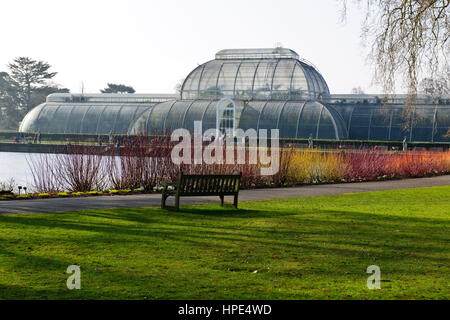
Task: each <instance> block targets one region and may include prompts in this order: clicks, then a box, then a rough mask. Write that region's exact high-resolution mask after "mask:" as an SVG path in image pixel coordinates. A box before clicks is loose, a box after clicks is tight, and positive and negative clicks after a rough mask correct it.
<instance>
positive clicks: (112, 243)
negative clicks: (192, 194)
mask: <svg viewBox="0 0 450 320" xmlns="http://www.w3.org/2000/svg"><path fill="white" fill-rule="evenodd" d="M449 215H450V186H447V187H435V188H423V189H409V190H399V191H386V192H371V193H361V194H348V195H339V196H327V197H311V198H302V199H289V200H276V201H259V202H247V203H244V202H243V203H240V210H237V211H236V210H233V209H231V208H220V207H219V206H215V205H205V206H196V207H184V208H183V209H182V212H167V211H162V210H160V209H159V208H145V209H116V210H91V211H79V212H69V213H63V214H27V215H25V214H24V215H2V216H0V298H3V299H21V298H25V299H37V298H39V299H55V298H56V299H57V298H63V299H80V298H82V299H128V298H129V299H448V298H450V294H449V285H450V252H449V249H450V248H449V243H450V242H449V240H450V239H449V238H450V233H449ZM72 264H76V265H79V266H80V267H81V286H82V288H81V290H72V291H70V290H68V289H67V288H66V279H67V277H68V276H69V275H68V274H66V268H67V267H68V266H69V265H72ZM373 264H374V265H378V266H379V267H380V268H381V279H382V282H381V290H368V289H367V287H366V279H367V277H368V276H369V275H368V274H366V268H367V267H368V266H369V265H373Z"/></svg>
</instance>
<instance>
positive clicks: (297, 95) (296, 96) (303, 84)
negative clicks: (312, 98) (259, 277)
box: [290, 63, 308, 100]
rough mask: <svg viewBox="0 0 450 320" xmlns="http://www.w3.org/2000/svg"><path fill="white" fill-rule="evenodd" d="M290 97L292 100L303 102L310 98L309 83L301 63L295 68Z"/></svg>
mask: <svg viewBox="0 0 450 320" xmlns="http://www.w3.org/2000/svg"><path fill="white" fill-rule="evenodd" d="M290 97H291V100H301V99H305V98H307V97H308V82H307V80H306V77H305V73H304V72H303V70H302V68H301V67H300V65H299V63H297V64H296V66H295V70H294V76H293V78H292V89H291V95H290Z"/></svg>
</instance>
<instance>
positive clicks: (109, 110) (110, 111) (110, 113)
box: [97, 105, 121, 134]
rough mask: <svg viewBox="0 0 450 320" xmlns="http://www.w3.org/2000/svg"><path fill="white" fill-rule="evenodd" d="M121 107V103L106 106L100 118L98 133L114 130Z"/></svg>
mask: <svg viewBox="0 0 450 320" xmlns="http://www.w3.org/2000/svg"><path fill="white" fill-rule="evenodd" d="M120 108H121V106H120V105H109V106H107V107H106V108H105V110H104V111H103V113H102V114H101V116H100V119H99V125H98V132H97V133H99V134H108V133H110V132H111V131H113V130H114V123H115V120H116V116H117V114H118V112H119V110H120ZM113 133H114V131H113Z"/></svg>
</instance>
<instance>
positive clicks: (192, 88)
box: [181, 65, 204, 99]
mask: <svg viewBox="0 0 450 320" xmlns="http://www.w3.org/2000/svg"><path fill="white" fill-rule="evenodd" d="M203 67H204V65H202V66H199V67H197V69H195V70H194V71H193V72H192V73H191V74H190V75H189V76H188V78H187V79H186V80H185V82H184V83H183V88H182V92H181V98H182V99H196V98H197V96H198V88H199V86H198V85H199V81H200V75H201V73H202V70H203Z"/></svg>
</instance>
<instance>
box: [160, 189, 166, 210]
mask: <svg viewBox="0 0 450 320" xmlns="http://www.w3.org/2000/svg"><path fill="white" fill-rule="evenodd" d="M166 200H167V196H166V195H165V194H164V193H163V194H162V195H161V208H162V209H165V208H166Z"/></svg>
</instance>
